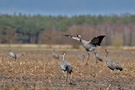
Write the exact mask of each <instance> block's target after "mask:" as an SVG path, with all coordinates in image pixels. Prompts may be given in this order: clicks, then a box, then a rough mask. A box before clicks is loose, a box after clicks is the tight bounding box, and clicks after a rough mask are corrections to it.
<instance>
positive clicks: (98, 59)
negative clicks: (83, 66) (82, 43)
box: [93, 51, 103, 63]
mask: <svg viewBox="0 0 135 90" xmlns="http://www.w3.org/2000/svg"><path fill="white" fill-rule="evenodd" d="M93 53H94V54H95V58H96V63H98V62H97V61H101V62H102V61H103V58H102V57H101V56H99V55H98V54H97V52H95V51H94V52H93Z"/></svg>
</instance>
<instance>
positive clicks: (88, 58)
mask: <svg viewBox="0 0 135 90" xmlns="http://www.w3.org/2000/svg"><path fill="white" fill-rule="evenodd" d="M87 53H88V58H87V61H86V64H85V66H86V65H88V60H89V57H90V54H89V52H87Z"/></svg>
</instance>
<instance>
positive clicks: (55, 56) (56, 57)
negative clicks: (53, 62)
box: [52, 49, 59, 59]
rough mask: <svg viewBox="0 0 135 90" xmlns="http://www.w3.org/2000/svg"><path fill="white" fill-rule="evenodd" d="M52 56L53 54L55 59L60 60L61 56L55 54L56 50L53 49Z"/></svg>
mask: <svg viewBox="0 0 135 90" xmlns="http://www.w3.org/2000/svg"><path fill="white" fill-rule="evenodd" d="M52 54H53V58H55V59H59V55H58V54H56V53H55V49H53V52H52Z"/></svg>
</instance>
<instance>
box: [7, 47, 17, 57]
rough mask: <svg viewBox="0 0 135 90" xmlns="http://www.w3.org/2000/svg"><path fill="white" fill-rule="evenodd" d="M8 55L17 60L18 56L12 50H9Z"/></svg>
mask: <svg viewBox="0 0 135 90" xmlns="http://www.w3.org/2000/svg"><path fill="white" fill-rule="evenodd" d="M8 54H9V56H10V57H12V58H14V59H17V56H16V54H15V53H14V52H12V51H11V49H10V48H9V49H8Z"/></svg>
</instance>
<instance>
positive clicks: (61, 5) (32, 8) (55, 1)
mask: <svg viewBox="0 0 135 90" xmlns="http://www.w3.org/2000/svg"><path fill="white" fill-rule="evenodd" d="M14 13H16V14H18V13H23V14H28V15H29V14H30V15H35V14H41V15H67V16H73V15H110V14H117V15H120V14H125V13H129V14H135V0H0V14H14Z"/></svg>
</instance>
